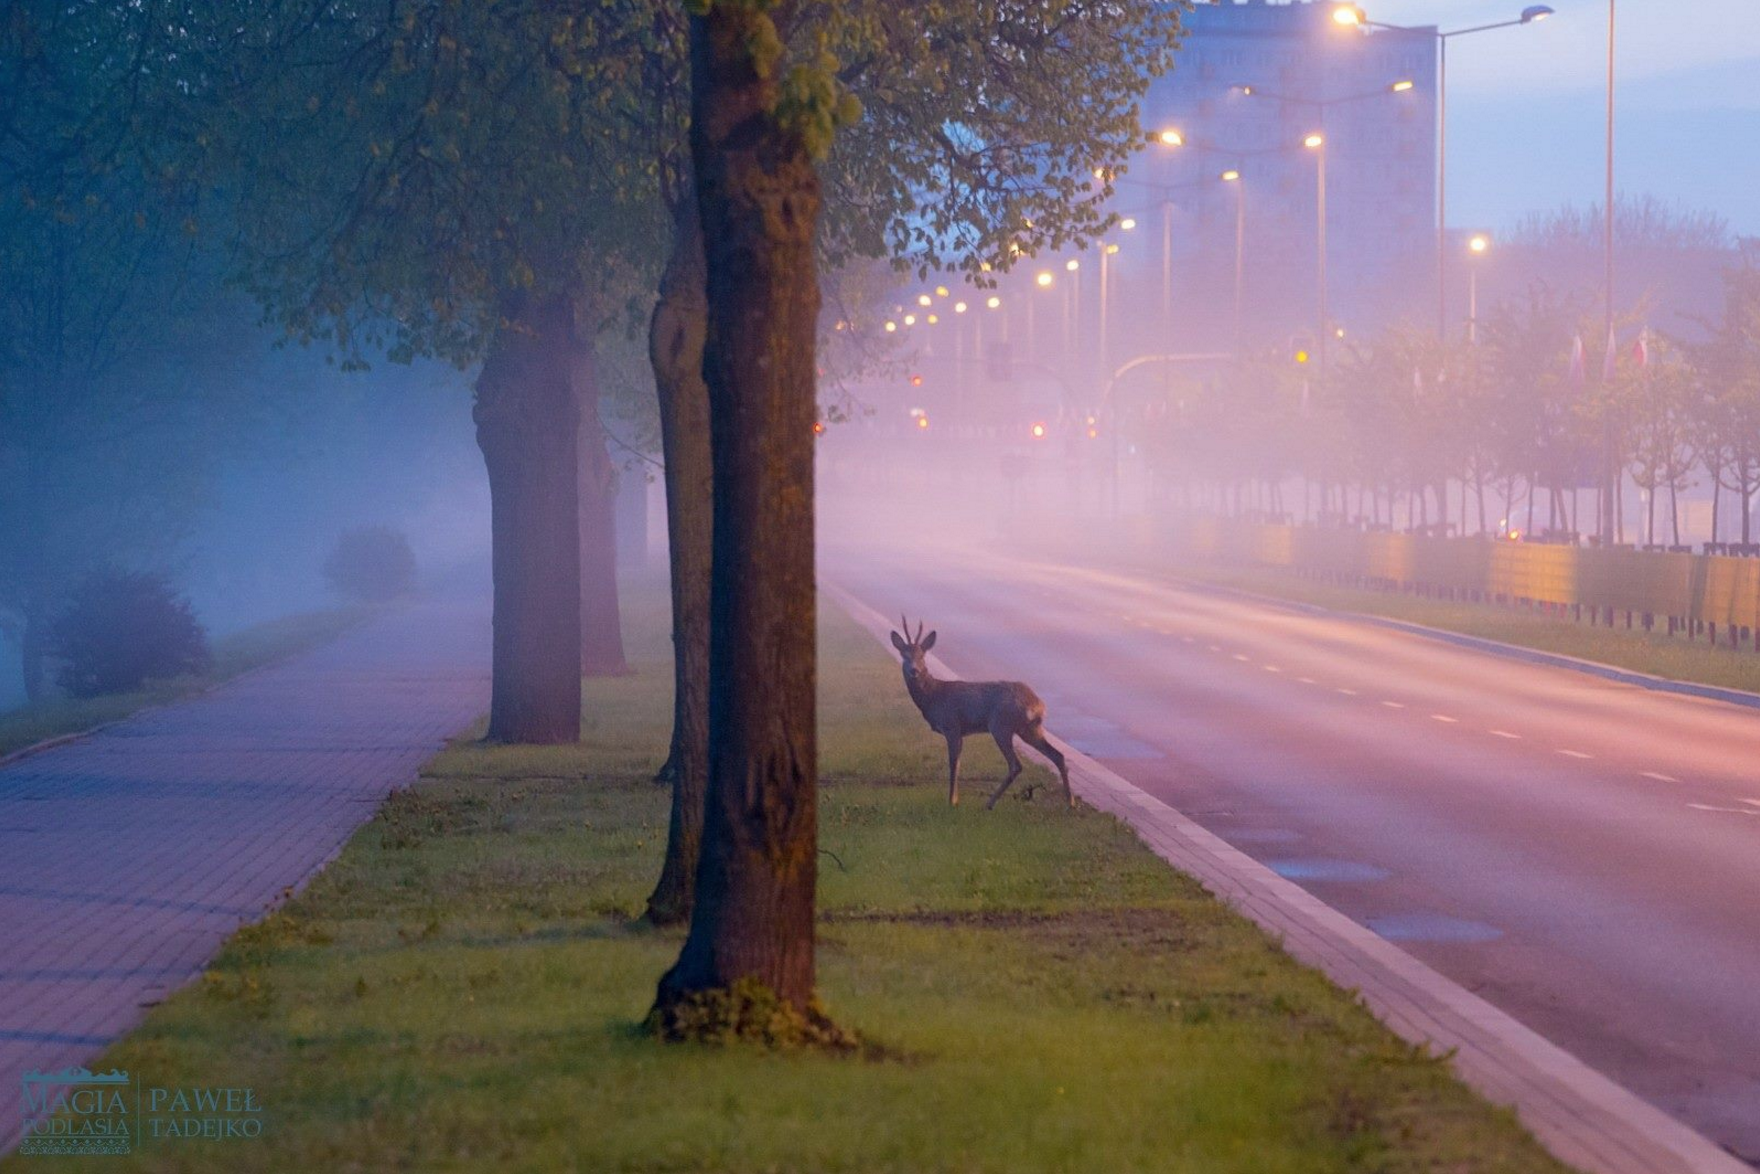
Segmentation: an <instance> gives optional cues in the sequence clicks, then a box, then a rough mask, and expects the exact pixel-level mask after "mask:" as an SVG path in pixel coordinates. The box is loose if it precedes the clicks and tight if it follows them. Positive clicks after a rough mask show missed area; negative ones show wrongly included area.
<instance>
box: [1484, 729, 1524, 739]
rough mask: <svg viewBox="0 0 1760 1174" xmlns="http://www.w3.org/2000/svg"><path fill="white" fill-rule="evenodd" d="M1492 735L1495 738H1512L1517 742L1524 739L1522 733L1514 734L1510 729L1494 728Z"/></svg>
mask: <svg viewBox="0 0 1760 1174" xmlns="http://www.w3.org/2000/svg"><path fill="white" fill-rule="evenodd" d="M1491 736H1492V737H1494V738H1511V739H1513V740H1515V741H1517V742H1520V741H1521V740H1522V736H1521V735H1520V734H1512V733H1510V732H1509V731H1508V730H1492V731H1491Z"/></svg>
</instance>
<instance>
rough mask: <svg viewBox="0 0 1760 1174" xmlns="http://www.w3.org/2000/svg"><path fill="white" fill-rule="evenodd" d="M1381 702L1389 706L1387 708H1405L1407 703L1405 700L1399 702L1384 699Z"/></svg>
mask: <svg viewBox="0 0 1760 1174" xmlns="http://www.w3.org/2000/svg"><path fill="white" fill-rule="evenodd" d="M1381 704H1383V705H1385V706H1387V708H1389V709H1404V708H1405V704H1404V703H1403V702H1399V701H1383V702H1382V703H1381Z"/></svg>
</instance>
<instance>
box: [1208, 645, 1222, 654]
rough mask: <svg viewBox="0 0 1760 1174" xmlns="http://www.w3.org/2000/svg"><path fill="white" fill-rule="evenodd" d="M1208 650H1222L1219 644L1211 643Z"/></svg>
mask: <svg viewBox="0 0 1760 1174" xmlns="http://www.w3.org/2000/svg"><path fill="white" fill-rule="evenodd" d="M1210 651H1211V652H1221V651H1222V645H1220V644H1212V645H1211V646H1210Z"/></svg>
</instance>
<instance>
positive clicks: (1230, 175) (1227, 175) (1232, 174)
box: [1222, 167, 1241, 183]
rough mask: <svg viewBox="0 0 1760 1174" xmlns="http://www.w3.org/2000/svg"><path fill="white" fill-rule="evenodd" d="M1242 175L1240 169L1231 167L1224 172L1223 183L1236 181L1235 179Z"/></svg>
mask: <svg viewBox="0 0 1760 1174" xmlns="http://www.w3.org/2000/svg"><path fill="white" fill-rule="evenodd" d="M1240 177H1241V173H1240V172H1239V171H1236V170H1235V169H1234V168H1232V167H1230V168H1229V169H1228V170H1227V171H1225V172H1223V173H1222V182H1223V183H1234V182H1235V181H1237V180H1238V179H1240Z"/></svg>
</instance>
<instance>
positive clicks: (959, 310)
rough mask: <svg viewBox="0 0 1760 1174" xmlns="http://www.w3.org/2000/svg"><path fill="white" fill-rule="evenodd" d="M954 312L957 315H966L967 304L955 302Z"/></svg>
mask: <svg viewBox="0 0 1760 1174" xmlns="http://www.w3.org/2000/svg"><path fill="white" fill-rule="evenodd" d="M953 312H954V313H955V314H963V313H965V312H966V304H965V303H964V302H955V303H953Z"/></svg>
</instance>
